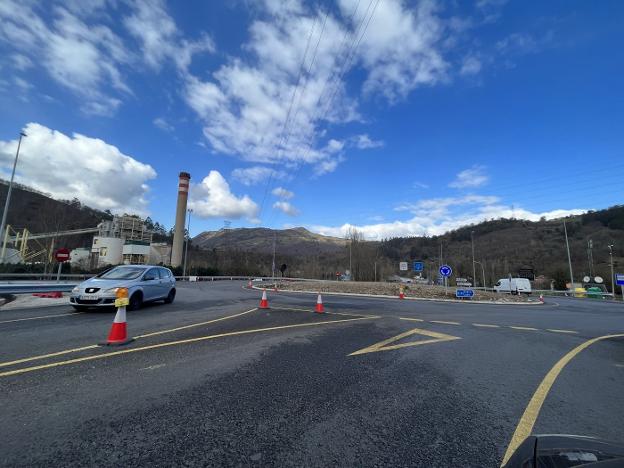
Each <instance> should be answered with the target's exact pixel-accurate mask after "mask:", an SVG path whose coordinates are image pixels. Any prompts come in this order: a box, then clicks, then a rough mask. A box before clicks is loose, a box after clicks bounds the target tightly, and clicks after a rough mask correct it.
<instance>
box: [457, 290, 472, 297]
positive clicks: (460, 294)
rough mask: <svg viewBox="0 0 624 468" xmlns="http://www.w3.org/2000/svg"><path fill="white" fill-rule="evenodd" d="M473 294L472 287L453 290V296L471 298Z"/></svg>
mask: <svg viewBox="0 0 624 468" xmlns="http://www.w3.org/2000/svg"><path fill="white" fill-rule="evenodd" d="M473 296H474V291H473V290H472V289H458V290H456V291H455V297H458V298H464V297H467V298H471V297H473Z"/></svg>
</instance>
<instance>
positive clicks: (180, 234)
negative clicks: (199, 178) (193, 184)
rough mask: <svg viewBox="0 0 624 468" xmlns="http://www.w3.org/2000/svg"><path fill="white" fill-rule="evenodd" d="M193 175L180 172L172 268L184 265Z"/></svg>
mask: <svg viewBox="0 0 624 468" xmlns="http://www.w3.org/2000/svg"><path fill="white" fill-rule="evenodd" d="M190 180H191V174H189V173H188V172H180V179H179V182H178V206H177V207H176V217H175V232H174V233H173V247H172V249H171V266H172V267H179V266H180V265H182V253H183V252H184V223H185V221H186V202H187V201H188V192H189V183H190Z"/></svg>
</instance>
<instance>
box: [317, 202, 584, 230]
mask: <svg viewBox="0 0 624 468" xmlns="http://www.w3.org/2000/svg"><path fill="white" fill-rule="evenodd" d="M395 210H396V211H407V212H409V213H410V214H411V216H412V217H411V218H409V219H407V220H396V221H392V222H386V223H375V224H364V225H354V224H351V223H345V224H343V225H342V226H318V225H316V226H309V228H310V230H312V231H315V232H318V233H319V234H323V235H330V236H337V237H344V236H345V235H346V232H347V231H348V230H349V229H350V228H356V229H357V230H358V231H360V232H361V233H362V234H363V235H364V236H365V238H366V239H369V240H381V239H388V238H392V237H399V236H422V235H428V236H432V235H440V234H444V233H445V232H448V231H451V230H454V229H457V228H460V227H462V226H466V225H469V224H476V223H480V222H482V221H486V220H489V219H497V218H512V217H513V218H517V219H526V220H530V221H538V220H539V219H540V218H541V217H545V218H546V219H554V218H560V217H563V216H567V215H572V214H581V213H584V212H586V211H587V209H570V210H551V211H545V212H533V211H530V210H527V209H524V208H521V207H520V208H518V207H515V208H512V207H511V206H508V205H503V204H502V203H501V201H500V199H499V198H498V197H495V196H484V195H466V196H463V197H447V198H431V199H425V200H421V201H419V202H416V203H411V204H403V205H400V206H398V207H397V208H396V209H395Z"/></svg>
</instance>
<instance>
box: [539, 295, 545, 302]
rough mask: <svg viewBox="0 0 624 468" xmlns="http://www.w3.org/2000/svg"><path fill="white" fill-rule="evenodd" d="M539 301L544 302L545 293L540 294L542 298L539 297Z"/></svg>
mask: <svg viewBox="0 0 624 468" xmlns="http://www.w3.org/2000/svg"><path fill="white" fill-rule="evenodd" d="M539 301H540V302H544V295H543V294H540V299H539Z"/></svg>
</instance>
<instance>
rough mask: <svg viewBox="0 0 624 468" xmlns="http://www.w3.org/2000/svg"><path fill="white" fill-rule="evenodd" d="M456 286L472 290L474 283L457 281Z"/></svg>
mask: <svg viewBox="0 0 624 468" xmlns="http://www.w3.org/2000/svg"><path fill="white" fill-rule="evenodd" d="M455 284H456V285H457V286H464V287H466V288H470V287H471V286H472V283H471V282H470V281H456V282H455Z"/></svg>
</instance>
